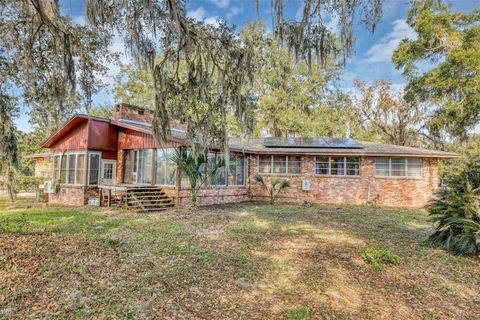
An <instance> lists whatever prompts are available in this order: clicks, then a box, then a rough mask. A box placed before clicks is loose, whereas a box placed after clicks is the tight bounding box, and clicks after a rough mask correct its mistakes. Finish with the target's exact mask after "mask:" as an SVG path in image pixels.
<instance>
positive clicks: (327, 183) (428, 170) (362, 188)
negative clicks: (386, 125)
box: [250, 156, 439, 207]
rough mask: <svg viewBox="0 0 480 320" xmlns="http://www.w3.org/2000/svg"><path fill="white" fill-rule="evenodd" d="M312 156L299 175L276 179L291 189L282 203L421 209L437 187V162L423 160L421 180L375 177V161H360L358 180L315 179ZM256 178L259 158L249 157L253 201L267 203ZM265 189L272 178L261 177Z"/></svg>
mask: <svg viewBox="0 0 480 320" xmlns="http://www.w3.org/2000/svg"><path fill="white" fill-rule="evenodd" d="M314 161H315V157H314V156H303V157H302V174H300V175H277V176H278V177H280V178H284V179H288V180H289V181H290V183H291V185H292V186H291V187H290V188H288V189H287V190H286V192H285V193H282V194H280V195H279V197H278V199H279V200H283V201H294V202H295V201H296V202H303V201H311V202H318V203H325V204H347V205H348V204H356V205H360V204H366V203H377V204H378V205H380V206H388V207H423V206H425V205H426V204H428V202H429V201H430V200H431V198H432V196H433V193H434V192H435V190H436V188H437V186H438V183H439V177H438V166H437V161H436V160H433V159H423V168H422V177H421V178H407V177H405V178H379V177H375V168H374V158H372V157H362V158H361V168H360V176H355V177H345V176H343V177H342V176H340V177H338V176H316V175H315V173H314ZM257 174H258V156H252V157H251V166H250V181H251V195H252V198H253V199H257V200H267V199H268V198H267V192H266V191H265V190H264V189H262V188H261V186H260V184H259V183H257V182H256V181H255V176H256V175H257ZM263 177H264V180H265V182H266V183H267V185H268V184H269V183H270V180H271V178H272V177H273V175H268V174H264V175H263ZM303 179H305V180H309V181H310V191H302V180H303Z"/></svg>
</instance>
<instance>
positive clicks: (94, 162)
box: [88, 153, 100, 185]
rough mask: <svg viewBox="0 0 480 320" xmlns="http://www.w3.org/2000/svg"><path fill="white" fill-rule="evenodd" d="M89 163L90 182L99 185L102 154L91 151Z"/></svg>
mask: <svg viewBox="0 0 480 320" xmlns="http://www.w3.org/2000/svg"><path fill="white" fill-rule="evenodd" d="M88 163H89V172H88V184H90V185H97V184H98V177H99V170H100V154H98V153H90V154H89V161H88Z"/></svg>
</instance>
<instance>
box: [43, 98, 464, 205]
mask: <svg viewBox="0 0 480 320" xmlns="http://www.w3.org/2000/svg"><path fill="white" fill-rule="evenodd" d="M151 121H152V113H151V112H150V111H149V110H147V109H143V108H139V107H135V106H131V105H127V104H117V105H115V110H114V117H113V119H104V118H98V117H93V116H87V115H76V116H74V117H73V118H71V119H70V120H69V121H67V122H66V123H65V124H64V125H63V126H62V127H61V128H60V129H59V130H58V131H57V132H55V133H54V134H53V135H52V136H50V137H49V138H48V139H47V140H46V141H45V142H44V143H43V147H44V148H48V149H50V150H51V154H48V157H49V160H48V161H49V163H50V164H51V167H50V172H51V179H50V182H49V183H47V184H46V185H47V186H48V192H49V193H50V194H49V200H48V201H49V202H50V203H62V204H72V205H84V204H87V203H91V204H93V203H98V201H100V203H102V202H104V201H105V199H107V201H108V202H110V201H111V200H112V199H117V200H118V199H122V200H123V201H124V203H127V204H128V205H129V206H133V207H136V208H138V209H142V210H147V211H148V210H152V211H155V210H158V209H161V208H163V207H165V206H172V205H181V206H183V205H187V204H188V203H189V201H190V200H189V189H188V188H189V184H188V181H187V180H186V179H185V178H184V177H183V176H182V174H181V173H180V172H178V170H177V168H176V166H175V163H174V162H173V161H172V159H171V157H172V155H173V154H174V153H175V148H179V147H181V146H184V145H185V139H184V138H185V131H183V130H182V125H181V124H179V125H178V126H176V128H172V134H171V136H172V140H171V141H170V143H169V144H168V145H167V146H163V147H159V146H158V145H157V143H156V142H155V139H154V137H153V135H152V127H151ZM230 152H231V156H230V162H229V166H228V168H222V169H220V170H217V171H216V173H215V175H214V176H212V178H211V179H209V184H208V186H205V187H204V188H203V190H201V192H200V195H199V204H200V205H207V204H217V203H228V202H238V201H246V200H260V199H265V198H266V197H267V192H266V191H265V190H263V189H262V188H261V185H260V184H259V183H258V182H257V181H256V179H255V176H256V175H258V174H260V175H262V176H263V177H264V179H265V180H266V182H267V184H268V182H269V179H271V178H272V177H280V178H282V179H288V180H289V181H290V182H291V187H290V188H288V189H287V190H286V192H285V193H283V194H281V195H280V199H283V200H286V201H296V202H304V201H310V202H317V203H325V204H347V205H350V204H355V205H361V204H366V203H375V204H378V205H380V206H395V207H422V206H424V205H426V204H427V203H428V202H429V201H430V200H431V199H432V197H433V195H434V192H435V190H436V189H437V187H438V184H439V173H438V164H439V161H440V160H445V159H453V158H457V157H458V154H455V153H450V152H443V151H435V150H427V149H420V148H411V147H402V146H395V145H388V144H382V143H376V142H360V141H355V140H352V139H338V138H265V139H252V140H249V141H245V142H244V143H240V141H238V140H236V139H231V142H230ZM222 156H223V152H221V151H219V150H218V149H215V148H212V149H211V150H210V151H209V159H210V160H209V161H215V159H217V158H218V157H222ZM35 159H37V158H35ZM207 167H208V164H207ZM207 170H208V169H207Z"/></svg>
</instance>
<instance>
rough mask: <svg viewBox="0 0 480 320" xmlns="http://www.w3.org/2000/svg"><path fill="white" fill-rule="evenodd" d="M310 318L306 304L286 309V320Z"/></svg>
mask: <svg viewBox="0 0 480 320" xmlns="http://www.w3.org/2000/svg"><path fill="white" fill-rule="evenodd" d="M309 318H310V309H309V308H308V307H307V306H300V307H297V308H293V309H289V310H287V319H288V320H306V319H309Z"/></svg>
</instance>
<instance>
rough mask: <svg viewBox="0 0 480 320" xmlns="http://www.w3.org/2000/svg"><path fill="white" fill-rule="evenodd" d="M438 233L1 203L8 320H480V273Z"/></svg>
mask: <svg viewBox="0 0 480 320" xmlns="http://www.w3.org/2000/svg"><path fill="white" fill-rule="evenodd" d="M428 232H429V223H428V219H427V217H426V214H425V212H422V211H408V210H398V209H379V208H370V207H326V206H312V207H299V206H295V205H276V206H269V205H265V204H258V203H245V204H235V205H224V206H217V207H208V208H202V209H199V210H198V211H197V212H195V213H191V212H188V211H182V210H171V211H167V212H165V213H162V214H137V213H132V212H126V211H122V210H120V209H104V208H92V207H84V208H71V207H62V206H48V207H46V206H43V205H39V204H34V203H32V202H31V201H29V200H28V199H22V201H21V203H20V204H19V205H18V206H16V207H11V206H10V205H9V204H8V202H7V201H6V200H5V199H2V200H0V279H1V281H0V318H2V317H3V318H88V319H90V318H102V319H103V318H109V319H112V318H113V319H115V318H122V319H129V318H131V319H139V318H141V319H149V318H160V319H338V318H339V319H382V318H383V319H478V318H480V260H479V259H478V258H465V257H459V256H453V255H451V254H449V253H447V252H445V251H443V250H440V249H435V248H430V247H428V245H426V241H425V238H426V236H427V234H428ZM382 261H384V263H382Z"/></svg>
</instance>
